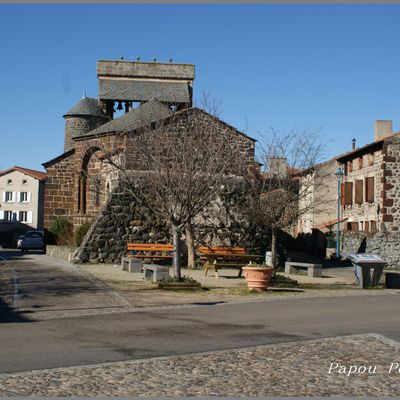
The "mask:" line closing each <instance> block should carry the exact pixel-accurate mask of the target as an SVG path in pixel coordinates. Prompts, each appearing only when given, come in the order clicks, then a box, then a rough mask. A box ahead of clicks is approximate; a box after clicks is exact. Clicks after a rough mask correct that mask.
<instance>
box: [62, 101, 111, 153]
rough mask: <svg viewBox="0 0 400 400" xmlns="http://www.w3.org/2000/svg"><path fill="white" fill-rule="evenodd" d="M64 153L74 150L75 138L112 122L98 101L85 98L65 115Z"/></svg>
mask: <svg viewBox="0 0 400 400" xmlns="http://www.w3.org/2000/svg"><path fill="white" fill-rule="evenodd" d="M63 117H64V118H65V133H64V152H67V151H68V150H71V149H73V148H74V141H73V138H75V137H77V136H81V135H84V134H85V133H88V132H90V131H92V130H93V129H96V128H98V127H99V126H100V125H103V124H105V123H106V122H109V121H110V118H109V117H108V116H107V115H106V114H105V113H104V112H103V110H102V109H101V108H100V107H99V104H98V100H97V99H91V98H89V97H86V96H85V95H84V97H83V98H82V99H81V100H80V101H79V102H78V103H77V104H75V106H74V107H72V108H71V110H69V111H68V112H67V113H66V114H65V115H63Z"/></svg>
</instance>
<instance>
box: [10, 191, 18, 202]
mask: <svg viewBox="0 0 400 400" xmlns="http://www.w3.org/2000/svg"><path fill="white" fill-rule="evenodd" d="M16 198H17V192H12V197H11V201H12V202H13V203H15V200H16Z"/></svg>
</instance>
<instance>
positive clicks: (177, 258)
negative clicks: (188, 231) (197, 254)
mask: <svg viewBox="0 0 400 400" xmlns="http://www.w3.org/2000/svg"><path fill="white" fill-rule="evenodd" d="M172 235H173V244H174V270H175V279H176V280H177V281H178V282H180V281H181V280H182V277H181V255H182V254H181V253H182V250H181V228H180V226H177V225H173V224H172Z"/></svg>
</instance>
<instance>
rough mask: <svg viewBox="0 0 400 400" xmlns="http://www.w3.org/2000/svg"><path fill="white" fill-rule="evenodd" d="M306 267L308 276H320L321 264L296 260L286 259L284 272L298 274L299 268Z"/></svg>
mask: <svg viewBox="0 0 400 400" xmlns="http://www.w3.org/2000/svg"><path fill="white" fill-rule="evenodd" d="M304 268H307V274H308V276H311V277H313V278H320V277H322V265H321V264H311V263H303V262H297V261H286V262H285V274H298V272H299V269H304Z"/></svg>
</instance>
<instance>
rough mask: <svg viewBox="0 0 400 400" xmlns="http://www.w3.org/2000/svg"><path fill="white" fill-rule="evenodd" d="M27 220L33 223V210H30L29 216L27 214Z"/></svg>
mask: <svg viewBox="0 0 400 400" xmlns="http://www.w3.org/2000/svg"><path fill="white" fill-rule="evenodd" d="M26 222H27V223H28V224H31V223H32V222H33V218H32V211H28V216H27V219H26Z"/></svg>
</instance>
